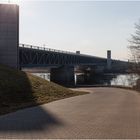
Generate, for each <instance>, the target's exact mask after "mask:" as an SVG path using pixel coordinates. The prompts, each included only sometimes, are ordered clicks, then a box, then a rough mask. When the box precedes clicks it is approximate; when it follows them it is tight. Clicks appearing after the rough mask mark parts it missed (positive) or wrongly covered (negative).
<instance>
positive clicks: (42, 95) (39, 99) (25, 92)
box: [0, 65, 86, 115]
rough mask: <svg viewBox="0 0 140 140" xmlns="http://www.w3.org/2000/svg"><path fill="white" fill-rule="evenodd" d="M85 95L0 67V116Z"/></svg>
mask: <svg viewBox="0 0 140 140" xmlns="http://www.w3.org/2000/svg"><path fill="white" fill-rule="evenodd" d="M82 94H86V92H79V91H72V90H70V89H67V88H65V87H62V86H60V85H57V84H55V83H53V82H49V81H47V80H44V79H42V78H39V77H37V76H33V75H31V74H29V73H25V72H23V71H19V70H16V69H13V68H10V67H7V66H3V65H0V115H2V114H6V113H10V112H13V111H16V110H19V109H21V108H26V107H29V106H35V105H39V104H43V103H48V102H51V101H55V100H59V99H63V98H67V97H72V96H76V95H82Z"/></svg>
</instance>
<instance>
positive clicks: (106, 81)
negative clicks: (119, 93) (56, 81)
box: [32, 73, 140, 87]
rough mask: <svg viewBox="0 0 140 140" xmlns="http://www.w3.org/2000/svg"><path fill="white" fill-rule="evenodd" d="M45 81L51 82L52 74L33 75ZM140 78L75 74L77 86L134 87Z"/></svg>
mask: <svg viewBox="0 0 140 140" xmlns="http://www.w3.org/2000/svg"><path fill="white" fill-rule="evenodd" d="M32 74H33V75H36V76H39V77H41V78H43V79H46V80H48V81H50V73H32ZM138 78H140V77H139V76H138V75H136V74H103V75H94V76H92V77H91V76H88V75H86V76H85V75H84V74H75V85H108V86H110V85H116V86H126V87H133V86H135V85H136V81H137V79H138Z"/></svg>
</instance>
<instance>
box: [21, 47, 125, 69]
mask: <svg viewBox="0 0 140 140" xmlns="http://www.w3.org/2000/svg"><path fill="white" fill-rule="evenodd" d="M108 53H109V54H107V56H108V58H102V57H96V56H91V55H86V54H80V53H74V52H69V51H62V50H56V49H51V48H45V47H39V46H33V45H27V44H19V65H20V67H21V68H24V67H26V68H32V67H48V66H58V67H59V66H63V65H65V66H79V65H81V66H97V67H100V66H102V67H103V70H113V69H114V67H116V68H117V67H118V66H119V68H120V67H122V66H125V65H126V64H127V62H125V61H120V60H115V59H111V52H110V51H108Z"/></svg>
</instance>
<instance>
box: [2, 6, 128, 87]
mask: <svg viewBox="0 0 140 140" xmlns="http://www.w3.org/2000/svg"><path fill="white" fill-rule="evenodd" d="M0 63H1V64H5V65H8V66H11V67H14V68H17V69H19V68H20V69H23V68H49V69H50V72H51V80H52V81H54V82H56V83H60V84H61V83H62V84H65V83H68V85H69V84H72V83H74V82H73V81H74V72H75V68H76V69H78V70H81V71H83V72H85V73H86V72H87V71H88V73H90V74H91V75H92V74H93V73H95V72H105V71H108V72H114V71H121V70H126V69H127V68H128V67H127V66H128V65H127V64H128V63H127V62H124V61H119V60H114V59H111V51H108V53H107V58H101V57H95V56H91V55H85V54H80V53H73V52H68V51H61V50H56V49H50V48H43V47H39V46H33V45H26V44H19V6H18V5H14V4H12V5H11V4H0Z"/></svg>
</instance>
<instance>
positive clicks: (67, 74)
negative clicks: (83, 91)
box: [50, 66, 75, 87]
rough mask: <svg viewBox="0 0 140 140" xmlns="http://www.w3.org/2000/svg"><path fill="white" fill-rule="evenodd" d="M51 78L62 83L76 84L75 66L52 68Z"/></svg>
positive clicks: (68, 85)
mask: <svg viewBox="0 0 140 140" xmlns="http://www.w3.org/2000/svg"><path fill="white" fill-rule="evenodd" d="M50 80H51V81H52V82H55V83H57V84H60V85H64V86H67V87H71V86H74V85H75V78H74V66H63V67H60V68H52V69H51V75H50Z"/></svg>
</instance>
